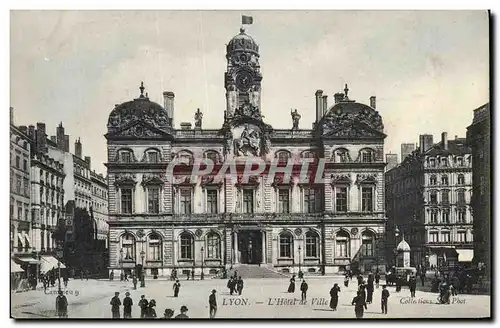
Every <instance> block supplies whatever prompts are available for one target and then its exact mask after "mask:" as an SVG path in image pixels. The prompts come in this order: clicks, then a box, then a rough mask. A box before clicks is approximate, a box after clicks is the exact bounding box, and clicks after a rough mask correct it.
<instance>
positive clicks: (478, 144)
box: [467, 104, 492, 275]
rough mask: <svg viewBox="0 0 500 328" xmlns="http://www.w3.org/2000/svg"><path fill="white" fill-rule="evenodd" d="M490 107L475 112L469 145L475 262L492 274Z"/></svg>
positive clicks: (468, 139) (468, 137) (482, 107)
mask: <svg viewBox="0 0 500 328" xmlns="http://www.w3.org/2000/svg"><path fill="white" fill-rule="evenodd" d="M490 117H491V112H490V104H486V105H483V106H481V107H479V108H477V109H476V110H474V119H473V121H472V124H471V125H470V126H469V127H468V128H467V143H468V144H469V145H470V147H471V148H472V188H473V189H474V190H475V193H473V198H472V203H471V205H472V209H473V212H474V262H475V263H484V264H485V265H486V268H487V270H486V272H487V274H488V275H489V274H491V269H492V267H491V257H490V256H491V255H490V253H491V240H490V234H491V231H490V226H491V173H490V170H491V153H490V149H491V123H490Z"/></svg>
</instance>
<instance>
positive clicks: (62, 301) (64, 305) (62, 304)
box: [56, 290, 68, 318]
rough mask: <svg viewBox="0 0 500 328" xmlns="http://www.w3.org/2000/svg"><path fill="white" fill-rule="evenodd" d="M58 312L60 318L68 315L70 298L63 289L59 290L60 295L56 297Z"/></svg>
mask: <svg viewBox="0 0 500 328" xmlns="http://www.w3.org/2000/svg"><path fill="white" fill-rule="evenodd" d="M56 312H57V316H58V317H59V318H67V317H68V300H67V299H66V296H64V293H63V291H62V290H60V291H59V295H58V296H57V298H56Z"/></svg>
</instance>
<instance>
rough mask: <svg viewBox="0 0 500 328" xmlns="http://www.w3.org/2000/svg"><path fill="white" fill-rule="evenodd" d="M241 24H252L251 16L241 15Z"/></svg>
mask: <svg viewBox="0 0 500 328" xmlns="http://www.w3.org/2000/svg"><path fill="white" fill-rule="evenodd" d="M241 24H243V25H245V24H246V25H250V24H253V17H252V16H245V15H241Z"/></svg>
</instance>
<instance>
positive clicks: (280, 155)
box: [275, 150, 292, 163]
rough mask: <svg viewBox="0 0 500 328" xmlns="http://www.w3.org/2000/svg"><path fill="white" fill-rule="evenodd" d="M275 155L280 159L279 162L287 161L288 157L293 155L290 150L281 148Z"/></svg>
mask: <svg viewBox="0 0 500 328" xmlns="http://www.w3.org/2000/svg"><path fill="white" fill-rule="evenodd" d="M275 157H276V158H277V159H278V162H279V163H287V162H288V159H290V158H291V157H292V155H291V154H290V152H289V151H286V150H280V151H278V152H277V153H276V155H275Z"/></svg>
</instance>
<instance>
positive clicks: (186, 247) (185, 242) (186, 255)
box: [181, 238, 193, 259]
mask: <svg viewBox="0 0 500 328" xmlns="http://www.w3.org/2000/svg"><path fill="white" fill-rule="evenodd" d="M192 257H193V249H192V239H191V238H181V259H191V258H192Z"/></svg>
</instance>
